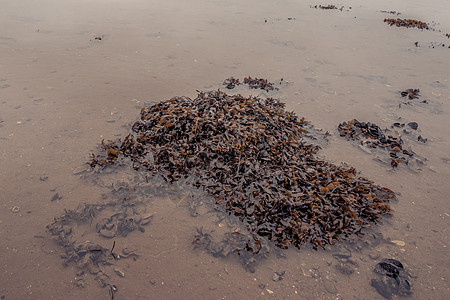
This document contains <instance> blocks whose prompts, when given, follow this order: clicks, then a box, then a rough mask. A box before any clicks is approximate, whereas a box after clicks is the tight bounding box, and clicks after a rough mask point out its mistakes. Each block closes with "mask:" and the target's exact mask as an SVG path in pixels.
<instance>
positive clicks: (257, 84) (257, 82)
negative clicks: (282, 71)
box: [223, 76, 283, 92]
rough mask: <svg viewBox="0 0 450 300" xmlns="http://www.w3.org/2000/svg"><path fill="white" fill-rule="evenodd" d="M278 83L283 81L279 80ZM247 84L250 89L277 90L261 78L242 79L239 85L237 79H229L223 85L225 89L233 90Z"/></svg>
mask: <svg viewBox="0 0 450 300" xmlns="http://www.w3.org/2000/svg"><path fill="white" fill-rule="evenodd" d="M280 81H283V79H281V80H280ZM240 84H247V85H248V86H249V88H251V89H261V90H265V91H266V92H268V91H273V90H276V91H277V90H278V88H277V87H275V86H274V84H273V83H271V82H269V81H267V79H263V78H252V77H250V76H249V77H244V80H243V82H242V83H241V82H240V81H239V79H235V78H234V77H230V78H227V79H225V80H224V82H223V85H224V86H226V87H227V89H229V90H231V89H234V88H235V87H236V86H237V85H240Z"/></svg>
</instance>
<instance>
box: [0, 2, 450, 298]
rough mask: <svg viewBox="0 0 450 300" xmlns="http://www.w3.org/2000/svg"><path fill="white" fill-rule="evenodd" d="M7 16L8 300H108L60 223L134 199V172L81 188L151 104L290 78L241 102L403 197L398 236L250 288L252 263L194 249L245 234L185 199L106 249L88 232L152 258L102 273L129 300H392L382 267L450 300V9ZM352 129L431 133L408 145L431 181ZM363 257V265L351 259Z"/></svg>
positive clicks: (27, 12)
mask: <svg viewBox="0 0 450 300" xmlns="http://www.w3.org/2000/svg"><path fill="white" fill-rule="evenodd" d="M0 3H1V7H2V10H1V12H0V25H1V26H0V28H2V29H1V31H0V150H1V156H0V187H1V190H2V195H1V198H0V199H1V201H0V249H1V253H2V255H1V256H0V282H1V284H0V296H1V297H2V298H4V299H20V298H32V299H51V298H56V299H58V298H65V299H80V298H86V299H109V298H110V293H109V291H108V290H107V289H105V288H102V287H101V286H100V284H99V282H98V280H95V277H96V275H95V274H81V273H79V269H78V267H77V266H76V265H74V264H69V265H68V266H64V265H63V260H62V259H61V255H62V254H63V251H62V249H61V247H59V246H58V245H57V244H56V243H54V241H53V240H52V239H51V238H50V235H49V234H48V233H47V232H46V226H47V225H49V224H51V223H52V222H53V219H54V218H55V217H59V216H61V215H62V214H63V212H64V210H65V209H76V208H77V207H78V206H79V205H80V204H85V203H87V204H89V203H99V202H101V201H106V199H110V198H111V197H114V195H113V194H112V192H111V184H116V185H117V184H118V183H120V182H121V183H124V184H128V185H131V184H132V183H133V178H134V176H135V174H133V172H132V171H130V170H128V171H126V170H121V169H116V170H114V172H112V173H111V174H109V175H108V176H109V177H102V176H100V177H99V178H97V179H95V180H93V179H92V178H91V177H88V178H82V177H80V175H77V174H74V173H78V171H79V170H80V166H81V165H83V163H84V162H86V161H88V160H89V153H91V152H95V151H97V150H96V147H97V144H98V143H99V142H100V141H101V140H102V139H113V138H117V137H121V136H124V135H125V134H127V132H128V131H129V129H130V125H131V124H132V123H133V122H134V121H135V120H136V119H137V118H138V116H139V111H140V109H141V108H142V107H143V106H145V105H150V104H153V103H156V102H158V101H160V100H166V99H169V98H172V97H174V96H183V95H184V96H189V97H195V95H196V94H197V93H196V90H213V89H218V88H221V89H223V90H225V91H226V92H230V93H231V92H234V91H233V90H229V91H228V90H226V88H225V87H224V86H222V82H223V80H224V79H226V78H228V77H230V76H234V77H236V78H241V79H242V78H243V77H244V76H249V75H250V76H255V77H259V78H267V79H269V80H270V81H273V82H276V81H277V80H280V79H281V78H283V84H282V85H280V86H279V90H278V91H270V92H265V91H261V90H251V91H250V90H248V89H246V88H245V87H239V88H238V89H236V90H235V91H236V92H240V93H247V94H253V95H260V96H262V97H265V96H271V97H274V98H279V99H281V100H282V101H283V102H286V106H287V109H288V110H291V111H294V112H295V113H296V114H297V115H298V116H303V117H305V118H306V119H307V120H310V121H311V122H312V123H313V124H314V126H316V127H317V128H321V129H323V130H325V131H329V132H330V133H332V136H331V137H330V138H329V139H330V141H329V143H327V144H326V145H325V146H324V147H323V149H322V150H321V152H320V153H321V155H323V157H325V158H326V159H327V160H328V161H330V162H333V163H335V164H340V163H341V162H344V163H347V164H348V165H351V166H354V167H356V168H357V169H358V170H359V171H360V172H361V174H362V175H363V176H365V177H368V178H370V179H371V180H374V181H375V182H376V183H377V184H380V185H382V186H386V187H388V188H390V189H392V190H393V191H395V192H396V193H397V194H398V198H399V201H398V202H395V203H393V204H392V208H393V209H394V217H392V218H386V219H385V220H384V222H383V224H382V225H379V226H377V227H376V231H377V234H378V235H377V236H382V237H383V238H382V239H381V238H379V239H378V241H377V242H373V241H370V242H367V243H360V244H357V245H356V246H355V247H353V248H351V247H350V246H348V247H343V246H340V245H337V246H336V247H332V246H331V247H327V249H326V250H319V251H314V250H312V249H311V248H310V247H304V248H302V249H301V250H299V251H298V250H295V249H289V250H287V251H283V252H281V253H275V252H273V253H271V254H270V255H269V256H268V257H267V258H266V259H263V260H261V261H260V262H259V263H258V265H257V266H256V268H255V270H254V271H255V272H254V273H251V272H249V271H248V270H245V268H243V266H242V263H241V262H240V260H239V257H237V256H231V257H229V258H221V257H214V256H213V255H211V254H210V253H207V252H206V251H202V249H193V248H194V247H193V245H192V240H193V239H194V236H195V234H196V233H197V231H196V230H197V228H199V227H202V226H203V228H204V230H209V231H212V232H214V233H215V234H217V235H220V234H222V233H223V232H224V231H225V230H226V228H228V227H230V228H232V227H233V226H236V224H235V223H233V222H231V223H230V222H228V223H227V222H224V221H223V220H222V219H220V218H218V217H217V214H215V213H214V212H211V211H210V210H209V208H206V207H203V208H201V209H199V211H198V212H197V214H195V215H196V217H193V216H192V215H193V214H192V209H191V206H190V205H189V201H187V200H186V199H189V197H192V195H193V194H192V193H194V195H199V194H198V193H197V192H196V191H191V190H190V188H189V187H184V186H180V185H176V186H172V187H170V189H169V191H167V192H165V193H159V194H158V193H157V192H155V193H149V195H150V196H149V197H147V198H146V200H145V205H146V212H148V213H152V215H153V217H152V221H151V223H150V224H149V225H147V226H146V227H145V232H140V231H136V232H131V233H130V234H128V235H127V236H126V237H122V236H121V237H117V238H112V239H108V238H101V237H99V236H98V235H97V234H96V232H95V228H92V226H90V225H89V224H79V226H78V225H77V226H75V227H76V228H75V229H76V230H77V236H76V238H77V241H78V242H85V241H88V240H89V241H93V242H95V243H99V244H101V246H102V247H105V248H110V247H112V245H113V243H114V241H115V251H118V253H119V251H122V250H123V249H124V248H127V249H129V250H130V249H131V250H130V251H134V252H135V253H138V254H139V257H138V258H137V259H136V261H135V260H134V259H123V260H118V261H112V263H113V264H114V265H112V266H106V267H105V269H104V273H105V274H107V275H108V276H110V279H111V280H112V282H114V284H115V286H117V288H118V290H117V292H115V294H114V299H146V298H148V295H153V296H154V297H155V298H164V299H177V298H180V297H183V298H188V299H198V298H204V299H211V298H213V299H216V298H242V299H245V298H248V299H250V298H255V297H269V296H270V297H275V298H279V299H286V298H293V299H295V298H298V299H318V298H323V299H341V298H342V299H367V298H371V299H383V298H382V296H380V294H379V293H377V291H376V290H375V289H374V288H373V287H372V286H371V285H370V282H371V279H372V278H374V276H375V274H374V272H373V269H374V267H375V265H376V264H377V262H379V261H381V260H382V259H384V258H394V259H397V260H399V261H401V262H402V263H404V264H405V266H407V268H408V270H409V271H410V273H411V274H410V275H412V276H411V278H410V280H411V283H412V291H413V294H412V295H411V298H413V299H444V298H445V295H448V293H449V285H448V277H449V272H448V269H447V268H446V266H447V265H448V263H449V258H448V257H449V256H448V248H447V245H448V243H449V238H448V237H449V232H448V228H449V213H450V212H449V204H448V192H449V187H448V181H449V178H450V171H449V163H450V154H449V151H448V149H449V147H450V130H449V128H450V121H449V120H450V118H449V117H448V115H449V109H450V105H449V100H450V98H449V97H450V96H449V95H450V86H449V84H450V82H449V79H450V78H449V73H448V70H449V69H450V60H449V59H448V58H449V55H450V49H448V46H449V45H450V40H449V39H448V38H447V37H446V36H445V35H444V34H446V33H450V23H449V21H448V18H447V17H446V15H447V14H446V12H448V11H450V6H449V4H448V3H447V1H442V0H441V1H437V0H435V1H431V2H427V3H422V2H421V1H396V2H391V1H377V2H376V3H374V2H373V1H344V2H342V3H322V4H323V5H328V4H335V5H336V6H337V7H338V9H336V10H322V9H315V8H311V5H316V4H318V3H315V2H314V3H310V2H308V1H281V2H280V1H269V0H267V1H253V0H250V1H245V2H242V1H196V0H194V1H138V0H136V1H134V0H133V1H120V0H119V1H48V0H44V1H40V2H39V3H36V2H34V1H22V0H21V1H14V2H11V1H1V2H0ZM342 6H343V9H342V10H340V9H339V8H341V7H342ZM382 11H396V12H399V13H401V14H400V15H393V14H388V13H386V12H382ZM393 17H395V18H396V17H399V18H407V19H409V18H410V19H416V20H421V21H425V22H427V23H429V24H430V27H431V28H433V29H435V30H434V31H433V30H419V29H415V28H397V27H394V26H393V27H390V26H388V25H387V24H386V23H383V20H384V19H385V18H393ZM416 42H417V44H415V43H416ZM442 44H444V45H445V46H442ZM406 89H420V94H421V97H422V98H423V99H426V100H427V101H428V103H427V105H425V104H416V103H413V105H408V104H404V102H405V101H404V100H402V99H401V96H400V94H399V91H403V90H406ZM399 104H400V106H399ZM353 118H356V119H358V120H359V121H370V122H374V123H376V124H377V125H379V126H380V127H382V128H386V127H390V126H391V124H392V123H394V122H400V123H407V122H417V124H418V126H419V129H420V130H421V132H420V133H421V135H422V136H423V137H425V138H427V139H428V141H427V142H426V143H422V144H420V143H415V142H414V141H411V147H412V148H413V150H414V151H415V152H416V153H417V154H418V155H420V157H426V158H427V161H426V164H425V165H424V166H423V168H422V170H420V171H412V170H410V169H409V168H406V167H404V166H399V167H398V168H397V169H396V170H394V171H393V170H392V169H391V167H390V166H389V165H384V164H382V163H380V162H379V161H377V160H374V156H373V155H371V154H369V153H367V152H365V151H362V150H361V149H360V148H359V147H358V146H357V144H355V143H353V142H348V141H346V140H345V139H342V138H341V137H339V134H338V132H337V130H336V127H337V125H338V124H339V123H341V122H343V121H348V120H351V119H353ZM413 142H414V143H413ZM105 176H106V175H105ZM166 189H167V188H166ZM139 196H141V197H144V196H143V195H139ZM108 197H110V198H108ZM198 197H200V198H202V199H203V197H204V200H205V201H207V200H208V197H207V196H206V195H205V196H201V195H200V196H198ZM380 240H381V241H380ZM358 245H359V247H358ZM348 249H350V250H351V251H350V253H351V257H350V258H346V255H347V256H348V252H345V254H344V255H343V253H344V252H343V251H344V250H348ZM336 253H337V254H340V255H335V256H333V254H336ZM277 254H278V255H277ZM280 256H281V257H280ZM115 269H117V270H115ZM77 274H78V275H77ZM280 274H281V275H280ZM122 275H125V276H124V277H122ZM80 279H82V280H83V281H82V282H81V283H83V282H84V283H83V284H80V281H79V280H80ZM83 286H84V287H83Z"/></svg>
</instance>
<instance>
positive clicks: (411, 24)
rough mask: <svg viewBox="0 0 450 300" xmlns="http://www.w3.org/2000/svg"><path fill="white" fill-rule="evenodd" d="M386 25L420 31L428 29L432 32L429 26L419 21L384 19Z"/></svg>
mask: <svg viewBox="0 0 450 300" xmlns="http://www.w3.org/2000/svg"><path fill="white" fill-rule="evenodd" d="M384 22H385V23H388V25H390V26H393V25H395V26H396V27H406V28H419V29H426V30H430V28H429V27H428V24H427V23H425V22H422V21H418V20H412V19H384Z"/></svg>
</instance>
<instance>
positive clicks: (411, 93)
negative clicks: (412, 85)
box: [398, 89, 428, 108]
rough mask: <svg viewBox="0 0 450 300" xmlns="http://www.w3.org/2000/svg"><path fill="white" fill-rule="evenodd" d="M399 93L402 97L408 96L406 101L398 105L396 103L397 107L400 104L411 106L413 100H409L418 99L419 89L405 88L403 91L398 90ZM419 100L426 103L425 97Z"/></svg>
mask: <svg viewBox="0 0 450 300" xmlns="http://www.w3.org/2000/svg"><path fill="white" fill-rule="evenodd" d="M399 93H400V96H402V98H408V100H407V101H406V102H402V103H399V105H398V107H399V108H401V105H402V104H405V105H411V106H412V105H413V102H412V101H410V100H414V99H420V90H419V89H407V90H404V91H399ZM419 102H420V103H425V104H428V100H426V99H424V100H420V101H419Z"/></svg>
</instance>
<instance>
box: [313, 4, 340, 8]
mask: <svg viewBox="0 0 450 300" xmlns="http://www.w3.org/2000/svg"><path fill="white" fill-rule="evenodd" d="M311 8H320V9H338V8H337V7H336V5H333V4H328V5H314V6H312V5H311Z"/></svg>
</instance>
